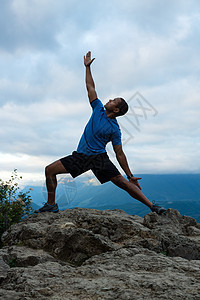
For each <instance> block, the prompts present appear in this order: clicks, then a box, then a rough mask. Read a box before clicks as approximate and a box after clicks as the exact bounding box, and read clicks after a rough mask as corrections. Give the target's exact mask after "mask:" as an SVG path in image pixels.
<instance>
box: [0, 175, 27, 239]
mask: <svg viewBox="0 0 200 300" xmlns="http://www.w3.org/2000/svg"><path fill="white" fill-rule="evenodd" d="M19 179H22V177H21V176H20V177H18V174H17V170H16V169H15V170H14V172H13V174H12V175H11V179H9V180H8V181H3V180H2V179H0V237H1V236H2V234H3V233H4V231H6V230H7V229H8V228H9V227H10V226H11V225H12V224H15V223H18V222H20V221H21V220H22V219H23V218H25V217H26V216H28V215H29V214H30V213H31V212H32V208H31V196H30V195H29V193H30V191H28V192H20V191H19V186H18V180H19Z"/></svg>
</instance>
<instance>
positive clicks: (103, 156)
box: [35, 51, 166, 214]
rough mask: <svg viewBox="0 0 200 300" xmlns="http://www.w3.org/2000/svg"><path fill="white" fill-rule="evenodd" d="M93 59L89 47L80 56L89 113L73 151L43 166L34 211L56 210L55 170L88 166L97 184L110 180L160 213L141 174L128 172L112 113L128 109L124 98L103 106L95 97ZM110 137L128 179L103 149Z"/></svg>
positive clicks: (80, 169)
mask: <svg viewBox="0 0 200 300" xmlns="http://www.w3.org/2000/svg"><path fill="white" fill-rule="evenodd" d="M93 61H94V58H93V59H91V52H90V51H89V52H88V53H87V54H86V56H84V65H85V67H86V88H87V92H88V98H89V102H90V105H91V107H92V109H93V113H92V115H91V118H90V120H89V122H88V124H87V125H86V127H85V130H84V132H83V135H82V137H81V139H80V142H79V144H78V148H77V151H74V152H73V153H72V155H69V156H67V157H64V158H61V159H60V160H57V161H55V162H54V163H52V164H50V165H49V166H47V167H46V169H45V175H46V186H47V191H48V201H47V203H45V205H44V206H43V207H42V208H40V209H39V210H36V211H35V212H37V213H38V212H58V210H59V209H58V205H57V204H55V191H56V186H57V179H56V175H57V174H63V173H70V174H71V175H72V177H73V178H75V177H77V176H78V175H80V174H82V173H84V172H86V171H88V170H92V171H93V173H94V175H95V176H96V177H97V179H98V180H99V181H100V182H101V184H103V183H105V182H108V181H111V182H113V183H114V184H115V185H117V186H118V187H120V188H122V189H124V190H125V191H127V192H128V193H129V194H130V196H131V197H133V198H135V199H137V200H139V201H141V202H142V203H144V204H145V205H147V206H148V207H149V208H150V209H151V210H152V211H153V212H156V213H157V214H163V213H165V212H166V210H165V209H164V208H163V207H160V206H158V205H153V204H152V203H151V202H150V201H149V199H148V198H147V197H146V196H145V195H144V194H143V193H142V191H141V187H140V185H139V182H138V180H140V179H141V178H138V177H135V176H133V175H132V173H131V170H130V168H129V166H128V162H127V159H126V156H125V154H124V152H123V149H122V142H121V131H120V128H119V125H118V123H117V120H116V117H118V116H121V115H124V114H125V113H126V112H127V111H128V105H127V103H126V101H125V100H124V99H122V98H115V99H113V100H109V101H108V103H106V105H105V106H103V104H102V103H101V101H100V100H99V99H98V97H97V93H96V90H95V84H94V81H93V78H92V74H91V69H90V65H91V64H92V62H93ZM110 141H111V142H112V145H113V149H114V152H115V154H116V158H117V160H118V162H119V164H120V166H121V168H122V169H123V170H124V172H125V173H126V175H127V179H128V180H126V179H125V178H124V177H123V176H122V175H121V174H120V172H119V171H118V169H117V168H116V167H115V166H114V164H113V163H112V162H111V161H110V159H109V157H108V155H107V153H106V150H105V147H106V144H107V143H108V142H110Z"/></svg>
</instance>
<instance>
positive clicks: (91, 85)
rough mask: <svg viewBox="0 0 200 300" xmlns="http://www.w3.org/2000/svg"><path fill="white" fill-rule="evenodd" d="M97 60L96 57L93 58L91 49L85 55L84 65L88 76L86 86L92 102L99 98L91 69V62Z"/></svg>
mask: <svg viewBox="0 0 200 300" xmlns="http://www.w3.org/2000/svg"><path fill="white" fill-rule="evenodd" d="M94 60H95V58H92V59H91V52H90V51H89V52H88V53H87V54H86V56H84V65H85V68H86V77H85V82H86V88H87V92H88V98H89V101H90V103H91V102H92V101H94V100H95V99H97V93H96V91H95V84H94V80H93V78H92V73H91V69H90V65H91V63H92V62H93V61H94Z"/></svg>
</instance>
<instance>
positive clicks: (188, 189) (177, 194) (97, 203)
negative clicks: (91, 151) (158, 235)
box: [31, 174, 200, 221]
mask: <svg viewBox="0 0 200 300" xmlns="http://www.w3.org/2000/svg"><path fill="white" fill-rule="evenodd" d="M138 176H140V177H142V180H141V181H140V184H141V186H142V191H143V193H144V194H145V195H146V196H147V197H148V198H149V199H150V200H151V201H152V200H154V201H155V202H156V203H159V204H161V205H163V206H165V207H166V208H174V209H178V210H179V211H180V213H181V214H183V215H189V216H191V217H193V218H195V219H197V220H198V221H200V184H199V183H200V174H176V175H175V174H172V175H171V174H170V175H169V174H164V175H153V174H141V175H138ZM65 178H69V177H65V176H63V179H62V180H60V184H59V185H58V193H57V202H58V204H59V207H60V209H61V210H64V209H66V208H74V207H83V208H95V209H100V210H104V209H115V208H117V209H122V210H124V211H125V212H126V213H128V214H132V215H133V214H136V215H139V216H142V217H143V216H144V215H145V214H147V213H149V209H148V208H147V207H146V206H144V205H143V204H142V203H140V202H139V201H137V200H135V199H133V198H131V197H130V196H129V194H128V193H127V192H125V191H123V190H121V189H119V188H118V187H116V186H115V185H114V184H112V183H111V182H108V183H105V184H103V185H97V184H98V183H97V181H95V179H94V180H91V179H90V180H86V177H79V178H77V179H75V180H71V181H70V180H69V179H67V180H65ZM31 195H32V199H33V205H34V206H35V207H38V206H40V205H42V202H45V201H46V194H45V188H44V187H41V186H39V187H34V188H33V192H32V193H31ZM35 207H34V208H35Z"/></svg>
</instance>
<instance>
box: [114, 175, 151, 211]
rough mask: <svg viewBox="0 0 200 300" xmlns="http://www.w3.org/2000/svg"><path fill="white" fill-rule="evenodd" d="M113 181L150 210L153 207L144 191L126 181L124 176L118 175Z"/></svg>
mask: <svg viewBox="0 0 200 300" xmlns="http://www.w3.org/2000/svg"><path fill="white" fill-rule="evenodd" d="M111 181H112V182H113V183H114V184H115V185H117V186H118V187H120V188H121V189H123V190H125V191H127V192H128V193H129V195H130V196H131V197H133V198H135V199H137V200H139V201H140V202H142V203H144V204H145V205H147V206H148V207H149V208H150V207H151V205H152V203H151V202H150V201H149V199H148V198H147V197H146V196H145V195H144V194H143V193H142V191H141V190H140V189H139V188H138V187H137V186H136V185H135V184H134V183H131V182H129V181H128V180H126V179H125V178H124V177H123V176H122V175H118V176H116V177H113V178H112V179H111Z"/></svg>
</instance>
